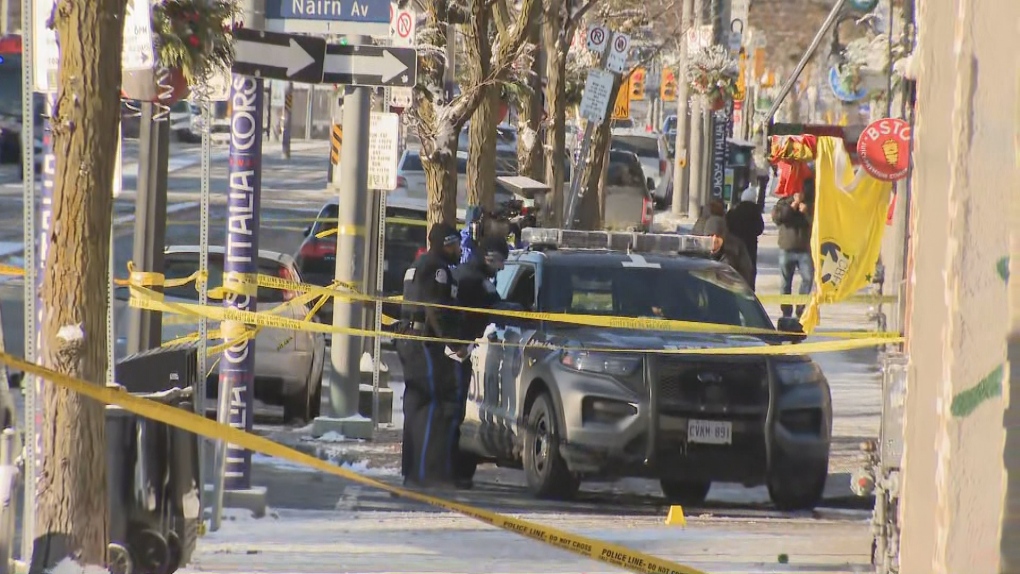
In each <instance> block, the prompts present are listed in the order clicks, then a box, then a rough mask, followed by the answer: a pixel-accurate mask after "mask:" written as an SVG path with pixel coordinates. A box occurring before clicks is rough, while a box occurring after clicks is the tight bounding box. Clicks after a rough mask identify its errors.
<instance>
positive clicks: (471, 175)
mask: <svg viewBox="0 0 1020 574" xmlns="http://www.w3.org/2000/svg"><path fill="white" fill-rule="evenodd" d="M491 22H492V10H491V9H489V8H487V7H485V4H484V3H482V2H475V3H473V5H472V21H471V23H470V24H468V25H467V26H465V28H466V30H465V32H464V34H463V36H464V40H465V45H466V50H465V51H466V52H467V59H468V68H469V70H470V72H469V77H470V83H471V85H475V86H477V85H480V84H482V83H483V82H484V81H485V79H486V78H487V77H488V75H489V74H490V72H491V71H492V46H493V45H494V44H495V41H496V38H495V31H494V30H493V29H492V26H490V23H491ZM480 89H481V90H482V91H483V93H482V97H481V100H480V101H479V103H478V107H477V108H475V110H474V113H473V114H472V116H471V125H470V126H469V127H468V147H469V149H468V166H467V181H468V190H467V204H468V205H474V206H480V207H482V208H483V209H485V210H486V211H491V210H492V204H493V197H494V196H495V194H496V123H497V122H498V121H499V118H498V116H497V114H498V112H499V101H498V98H499V92H500V88H499V86H498V85H496V84H489V85H484V86H482V87H481V88H480Z"/></svg>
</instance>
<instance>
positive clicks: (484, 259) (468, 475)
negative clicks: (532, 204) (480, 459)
mask: <svg viewBox="0 0 1020 574" xmlns="http://www.w3.org/2000/svg"><path fill="white" fill-rule="evenodd" d="M509 255H510V250H509V248H508V246H507V242H506V239H505V238H503V237H498V236H491V235H483V236H482V238H481V240H480V241H478V243H477V244H476V245H475V246H474V250H473V251H472V253H471V258H470V259H468V260H467V262H465V263H463V264H461V265H460V266H458V267H457V269H455V270H454V272H453V275H454V277H455V278H456V279H457V305H458V306H459V307H469V308H472V309H492V308H494V307H496V306H497V305H499V303H501V302H502V301H503V299H502V298H501V297H500V296H499V293H498V292H497V291H496V284H495V283H494V282H493V280H494V279H495V277H496V273H499V271H500V270H502V269H503V264H504V262H505V261H506V258H507V256H509ZM490 322H491V319H490V317H489V315H488V314H487V313H471V312H464V319H463V321H462V322H461V336H460V338H461V339H463V340H465V341H474V340H475V339H478V338H479V337H481V336H483V335H484V334H485V327H486V326H487V325H488V324H489V323H490ZM456 367H457V403H458V404H459V405H460V410H459V411H458V413H457V417H456V419H455V420H454V421H453V426H452V428H451V431H450V432H451V439H450V473H451V475H452V476H453V478H454V481H455V482H456V484H457V485H458V486H459V487H461V488H470V487H471V480H472V477H473V476H474V468H475V465H474V464H473V461H472V460H471V457H470V455H463V454H462V453H461V452H460V448H459V443H460V425H461V423H463V422H464V411H465V408H466V406H467V391H468V387H469V386H470V384H471V373H472V370H473V367H472V363H471V357H470V356H468V357H467V358H465V359H464V361H463V362H462V363H460V364H459V365H456Z"/></svg>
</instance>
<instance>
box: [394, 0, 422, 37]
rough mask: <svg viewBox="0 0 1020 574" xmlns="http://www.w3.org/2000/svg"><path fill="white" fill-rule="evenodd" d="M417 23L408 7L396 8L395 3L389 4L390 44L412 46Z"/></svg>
mask: <svg viewBox="0 0 1020 574" xmlns="http://www.w3.org/2000/svg"><path fill="white" fill-rule="evenodd" d="M417 21H418V16H417V15H416V14H415V13H414V10H412V9H411V8H410V7H407V8H398V7H397V3H396V2H390V44H391V45H393V46H414V38H415V31H416V30H415V27H416V23H417Z"/></svg>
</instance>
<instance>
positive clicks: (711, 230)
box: [704, 215, 754, 285]
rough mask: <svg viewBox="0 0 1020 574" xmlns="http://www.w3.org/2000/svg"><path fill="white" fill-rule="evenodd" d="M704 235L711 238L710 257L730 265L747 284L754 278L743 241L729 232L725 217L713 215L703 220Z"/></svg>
mask: <svg viewBox="0 0 1020 574" xmlns="http://www.w3.org/2000/svg"><path fill="white" fill-rule="evenodd" d="M704 235H707V236H709V237H711V238H712V259H715V260H716V261H718V262H720V263H725V264H727V265H729V266H730V267H732V268H733V269H734V270H735V271H736V272H737V273H738V274H739V275H740V276H741V277H743V278H744V281H747V284H748V285H750V284H751V281H753V280H754V272H753V270H752V269H751V258H750V257H748V256H747V248H746V247H745V246H744V242H743V241H741V240H740V239H738V238H737V237H736V236H735V235H733V234H732V233H730V232H729V230H728V229H727V228H726V219H724V218H722V217H720V216H718V215H713V216H712V217H709V218H708V219H707V220H705V229H704Z"/></svg>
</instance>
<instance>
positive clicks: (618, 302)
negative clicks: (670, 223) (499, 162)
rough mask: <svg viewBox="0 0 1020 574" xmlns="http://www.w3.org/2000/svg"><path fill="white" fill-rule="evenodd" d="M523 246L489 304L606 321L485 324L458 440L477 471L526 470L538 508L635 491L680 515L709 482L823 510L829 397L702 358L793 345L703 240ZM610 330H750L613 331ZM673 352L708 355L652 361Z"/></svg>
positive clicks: (737, 362) (786, 374)
mask: <svg viewBox="0 0 1020 574" xmlns="http://www.w3.org/2000/svg"><path fill="white" fill-rule="evenodd" d="M523 235H524V240H525V242H526V243H527V244H528V248H527V249H525V250H521V251H514V252H512V253H511V255H510V257H509V259H508V260H507V263H506V267H505V269H503V271H501V272H500V273H499V275H498V276H497V278H496V286H497V289H498V290H499V293H500V295H501V296H502V297H503V298H504V299H505V300H506V301H508V302H514V303H518V304H519V305H521V306H522V307H523V308H525V309H527V310H531V311H538V312H546V313H567V314H575V315H585V316H589V318H590V316H591V315H602V316H605V317H607V321H606V323H605V324H603V325H600V326H584V325H577V324H572V323H566V322H563V321H550V320H542V321H531V320H520V319H512V318H505V319H504V318H498V317H497V318H496V319H497V320H498V321H497V322H495V323H493V324H490V325H489V328H488V330H487V331H486V335H485V336H484V337H483V338H482V339H479V341H478V343H479V344H478V346H477V347H476V348H475V349H474V350H473V352H472V359H473V369H474V372H473V375H472V379H471V385H470V390H469V393H468V401H467V411H466V418H465V421H464V423H463V425H462V427H461V441H460V446H461V448H462V449H463V450H464V451H465V452H469V453H472V454H473V455H474V456H475V460H474V461H473V462H474V463H475V464H477V463H478V462H483V461H488V462H495V463H496V464H497V465H500V466H508V467H516V468H523V470H524V472H525V475H526V478H527V483H528V486H529V487H530V489H531V490H532V492H533V493H534V494H536V495H537V496H540V497H550V498H568V497H570V496H572V495H573V494H574V493H576V492H577V490H578V487H579V485H580V483H581V481H584V480H605V479H614V478H620V477H646V478H652V479H658V480H659V481H660V484H661V486H662V491H663V493H664V494H665V496H666V497H667V499H669V500H670V501H671V502H676V503H679V504H698V503H701V502H703V501H704V500H705V497H706V496H707V495H708V491H709V488H710V486H711V484H712V482H736V483H742V484H744V485H746V486H757V485H761V484H765V485H767V487H768V491H769V494H770V496H771V498H772V501H773V502H774V504H775V505H776V506H777V507H778V508H780V509H784V510H794V509H807V508H812V507H814V506H815V505H816V504H817V503H818V502H819V500H820V499H821V495H822V489H823V488H824V486H825V479H826V476H827V474H828V460H829V445H830V437H831V432H832V406H831V402H830V401H831V399H830V393H829V385H828V382H827V380H826V378H825V376H824V375H823V374H822V372H821V370H820V369H819V367H818V366H817V365H816V364H815V363H814V362H812V361H811V359H809V358H808V357H805V356H798V355H769V356H766V355H761V354H754V353H748V354H737V355H723V354H712V353H711V350H712V349H721V348H727V347H730V348H733V347H764V346H766V345H777V344H782V343H783V342H789V341H793V340H795V337H794V336H792V335H789V334H785V333H782V332H780V331H778V330H777V329H776V328H775V327H774V326H773V325H772V322H771V320H770V319H769V316H768V314H767V313H766V312H765V309H764V308H763V307H762V305H761V303H760V302H759V301H758V300H757V298H756V297H755V295H754V293H753V292H752V291H751V290H750V289H749V288H748V286H747V284H746V283H745V282H744V281H743V280H742V279H741V278H740V276H739V275H737V273H736V272H735V271H734V270H733V269H731V268H730V267H729V266H727V265H725V264H721V263H718V262H715V261H713V260H711V259H710V258H709V257H707V254H708V249H709V245H708V244H706V241H707V238H703V237H695V236H682V235H665V234H643V233H613V232H586V231H572V230H560V229H540V228H530V229H525V230H524V232H523ZM610 317H614V318H633V319H638V320H640V319H641V318H645V317H647V318H659V319H672V320H678V321H689V322H697V323H713V324H717V325H723V326H737V327H748V328H756V329H758V330H759V331H758V333H756V334H753V335H747V334H732V333H733V332H734V331H737V329H732V328H729V329H727V328H726V327H722V328H718V329H716V332H715V333H713V332H705V330H697V329H695V328H693V327H692V328H691V329H688V330H687V331H677V330H667V331H651V330H647V329H641V330H639V329H634V328H622V327H620V328H613V327H607V326H606V325H611V324H612V323H611V322H610V321H609V320H608V318H610ZM624 321H625V320H624ZM592 322H599V321H597V320H591V321H589V323H592ZM621 323H622V321H621V320H620V319H617V323H616V325H621ZM632 323H633V321H632ZM633 326H634V325H629V327H633ZM671 327H672V326H671ZM712 328H714V327H712ZM727 330H728V331H729V332H730V334H726V333H725V331H727ZM719 331H723V332H721V333H720V332H719ZM747 331H748V329H744V332H747ZM772 333H774V335H773V334H772ZM801 337H802V336H801ZM671 349H704V350H705V353H704V354H678V353H673V354H669V353H668V352H663V351H668V350H671Z"/></svg>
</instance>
